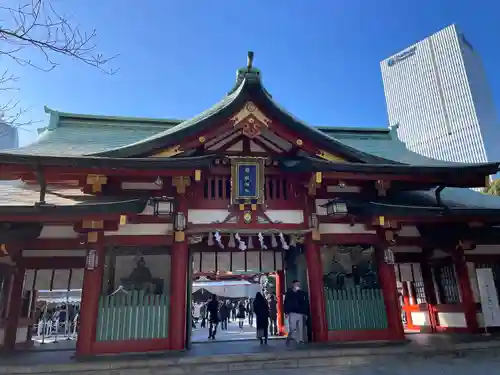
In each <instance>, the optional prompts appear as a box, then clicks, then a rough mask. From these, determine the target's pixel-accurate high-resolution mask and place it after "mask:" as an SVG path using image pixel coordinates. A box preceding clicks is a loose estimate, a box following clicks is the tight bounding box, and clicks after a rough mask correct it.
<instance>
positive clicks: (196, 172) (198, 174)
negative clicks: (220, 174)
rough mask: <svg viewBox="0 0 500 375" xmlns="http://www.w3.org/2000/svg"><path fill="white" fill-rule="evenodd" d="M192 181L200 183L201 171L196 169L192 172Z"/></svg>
mask: <svg viewBox="0 0 500 375" xmlns="http://www.w3.org/2000/svg"><path fill="white" fill-rule="evenodd" d="M194 180H195V181H201V171H200V170H199V169H196V170H195V171H194Z"/></svg>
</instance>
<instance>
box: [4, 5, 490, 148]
mask: <svg viewBox="0 0 500 375" xmlns="http://www.w3.org/2000/svg"><path fill="white" fill-rule="evenodd" d="M55 1H56V3H55V4H56V5H57V6H58V7H59V9H61V6H62V7H63V8H62V9H64V11H65V12H66V13H68V14H71V15H72V19H73V21H74V22H75V23H78V24H80V25H81V26H82V27H83V28H85V29H93V28H96V29H97V30H98V33H99V37H100V41H99V50H100V51H102V52H103V53H105V54H108V55H113V54H120V56H119V57H118V58H117V59H116V60H115V61H113V62H112V66H113V67H116V68H120V71H119V72H118V73H117V74H115V75H113V76H108V75H105V74H103V73H101V72H99V71H97V70H94V69H92V68H90V67H88V66H85V65H82V64H80V63H79V62H77V61H72V60H68V59H65V60H60V62H61V64H62V65H61V66H60V67H58V68H57V69H56V70H54V71H52V72H50V73H43V72H39V71H35V70H33V69H28V68H19V67H14V69H15V72H16V73H18V74H19V75H20V76H21V81H20V82H19V87H20V89H21V90H20V94H19V95H20V99H21V100H22V103H23V105H24V106H26V107H30V108H31V113H30V116H31V117H32V118H33V119H36V120H42V122H41V123H39V124H37V125H36V126H33V129H32V131H20V137H21V143H22V144H26V143H28V142H31V141H33V140H34V139H35V137H36V132H35V131H33V130H34V128H36V127H40V126H42V125H45V124H46V122H47V120H48V118H47V116H46V115H45V114H44V113H43V106H44V105H48V106H49V107H51V108H54V109H57V110H61V111H65V112H76V113H90V114H108V115H123V116H145V117H167V118H188V117H191V116H193V115H195V114H197V113H198V112H201V111H203V110H204V109H206V108H208V107H210V106H212V105H213V104H214V103H215V102H217V101H218V100H220V99H221V97H222V96H223V95H224V94H225V93H226V92H227V91H228V90H229V89H230V88H231V86H232V84H233V82H234V78H235V71H236V69H237V68H238V67H241V66H243V65H245V63H246V53H247V51H248V50H253V51H254V52H255V62H254V63H255V65H256V66H257V67H259V68H260V69H261V71H262V74H263V79H264V82H265V85H266V87H267V88H268V90H269V91H270V92H271V93H272V94H273V97H274V98H275V99H276V100H278V101H279V102H280V103H281V104H282V105H283V106H284V107H285V108H287V109H288V110H290V111H291V112H292V113H294V114H295V115H296V116H298V117H299V118H301V119H303V120H305V121H306V122H308V123H310V124H314V125H342V126H375V127H385V126H387V115H386V108H385V99H384V94H383V87H382V81H381V75H380V66H379V62H380V60H382V59H384V58H386V57H388V56H390V55H392V54H393V53H395V52H397V51H399V50H401V49H403V48H404V47H406V46H408V45H409V44H411V43H414V42H416V41H418V40H420V39H423V38H425V37H426V36H428V35H430V34H432V33H434V32H436V31H438V30H439V29H441V28H443V27H445V26H447V25H449V24H451V23H457V24H458V25H459V27H460V28H461V30H462V31H464V33H465V34H466V35H467V39H468V40H469V41H470V42H471V43H472V44H473V45H474V48H475V49H476V50H477V51H479V53H480V54H481V55H482V57H483V60H484V64H485V66H486V71H487V74H488V77H489V80H490V82H491V86H492V89H493V93H494V96H495V101H496V103H497V108H498V103H500V72H499V68H498V67H499V66H500V52H499V51H500V49H499V46H500V24H499V19H500V1H498V0H482V1H473V0H418V1H416V0H399V1H398V0H253V1H243V0H175V1H174V0H147V1H132V0H85V1H63V0H55ZM479 4H481V5H479Z"/></svg>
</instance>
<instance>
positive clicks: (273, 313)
mask: <svg viewBox="0 0 500 375" xmlns="http://www.w3.org/2000/svg"><path fill="white" fill-rule="evenodd" d="M269 324H270V325H271V335H273V336H277V335H278V301H276V296H275V295H274V294H271V296H270V297H269Z"/></svg>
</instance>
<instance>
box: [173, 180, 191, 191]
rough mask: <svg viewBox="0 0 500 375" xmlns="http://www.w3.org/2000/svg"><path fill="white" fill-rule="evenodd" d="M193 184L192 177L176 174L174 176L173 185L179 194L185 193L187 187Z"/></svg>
mask: <svg viewBox="0 0 500 375" xmlns="http://www.w3.org/2000/svg"><path fill="white" fill-rule="evenodd" d="M190 185H191V177H189V176H174V177H172V186H173V187H175V188H176V190H177V194H185V193H186V189H187V188H188V187H189V186H190Z"/></svg>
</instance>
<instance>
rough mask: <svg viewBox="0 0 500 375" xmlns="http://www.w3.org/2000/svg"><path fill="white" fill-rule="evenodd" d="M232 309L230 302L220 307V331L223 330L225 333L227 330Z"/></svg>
mask: <svg viewBox="0 0 500 375" xmlns="http://www.w3.org/2000/svg"><path fill="white" fill-rule="evenodd" d="M230 308H231V307H230V306H229V301H227V302H226V303H223V304H222V305H221V307H220V329H222V330H223V331H226V330H227V322H228V320H229V314H230Z"/></svg>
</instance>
